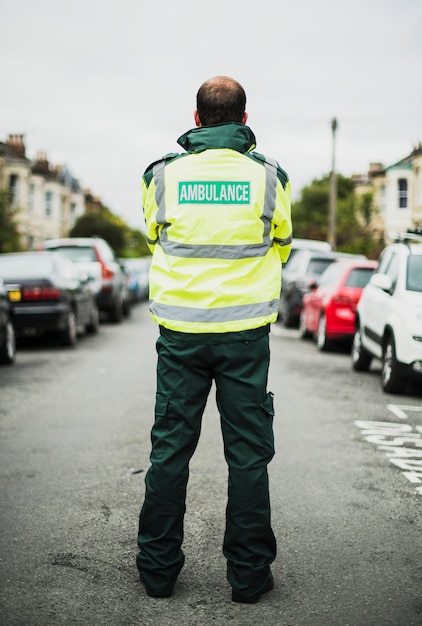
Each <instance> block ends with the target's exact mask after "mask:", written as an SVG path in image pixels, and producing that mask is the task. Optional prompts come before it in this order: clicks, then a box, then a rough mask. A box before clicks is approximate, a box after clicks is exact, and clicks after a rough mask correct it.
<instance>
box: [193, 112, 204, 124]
mask: <svg viewBox="0 0 422 626" xmlns="http://www.w3.org/2000/svg"><path fill="white" fill-rule="evenodd" d="M193 119H194V120H195V124H196V126H202V124H201V120H200V119H199V115H198V111H194V113H193Z"/></svg>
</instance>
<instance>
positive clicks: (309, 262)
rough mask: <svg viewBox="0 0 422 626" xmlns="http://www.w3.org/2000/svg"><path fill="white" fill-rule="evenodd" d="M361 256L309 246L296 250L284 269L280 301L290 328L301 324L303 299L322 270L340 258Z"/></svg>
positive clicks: (285, 321)
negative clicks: (308, 247)
mask: <svg viewBox="0 0 422 626" xmlns="http://www.w3.org/2000/svg"><path fill="white" fill-rule="evenodd" d="M343 257H344V258H355V259H356V258H361V259H364V258H365V257H364V256H363V255H358V254H356V255H355V254H347V253H343V252H333V251H331V252H330V251H328V250H327V251H325V250H320V251H317V250H311V249H307V248H303V249H299V250H297V251H296V253H295V255H294V257H293V259H292V261H291V262H289V263H288V266H287V267H285V268H284V269H283V274H282V289H281V294H280V303H279V318H280V319H281V321H282V322H283V324H284V325H285V326H287V327H290V328H297V327H298V326H299V319H300V312H301V310H302V301H303V296H304V295H305V293H308V291H309V290H310V287H311V285H312V284H314V283H315V281H316V280H317V279H318V278H319V276H321V274H322V272H323V271H324V270H326V269H327V267H329V266H330V265H331V263H334V261H335V260H336V259H339V258H343Z"/></svg>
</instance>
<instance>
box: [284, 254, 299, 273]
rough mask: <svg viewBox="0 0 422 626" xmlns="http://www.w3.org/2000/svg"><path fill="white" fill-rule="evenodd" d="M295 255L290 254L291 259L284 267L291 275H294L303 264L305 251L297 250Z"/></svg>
mask: <svg viewBox="0 0 422 626" xmlns="http://www.w3.org/2000/svg"><path fill="white" fill-rule="evenodd" d="M292 252H293V255H292V253H290V256H289V258H288V259H287V263H286V264H285V265H284V267H285V269H288V270H289V273H294V272H296V271H297V270H298V269H299V268H300V266H301V263H302V260H303V251H302V250H295V251H293V250H292Z"/></svg>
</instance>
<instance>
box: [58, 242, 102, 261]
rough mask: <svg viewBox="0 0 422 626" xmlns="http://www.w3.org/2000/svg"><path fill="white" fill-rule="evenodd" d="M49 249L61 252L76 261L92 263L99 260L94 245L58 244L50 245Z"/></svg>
mask: <svg viewBox="0 0 422 626" xmlns="http://www.w3.org/2000/svg"><path fill="white" fill-rule="evenodd" d="M48 250H56V251H58V252H61V253H62V254H64V255H65V256H67V258H68V259H70V260H71V261H73V262H74V263H92V262H93V261H96V260H97V257H96V255H95V250H94V248H93V247H92V246H56V247H54V248H53V247H49V248H48Z"/></svg>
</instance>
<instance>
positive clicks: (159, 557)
mask: <svg viewBox="0 0 422 626" xmlns="http://www.w3.org/2000/svg"><path fill="white" fill-rule="evenodd" d="M157 351H158V364H157V394H156V406H155V422H154V425H153V428H152V431H151V440H152V451H151V457H150V460H151V465H150V468H149V470H148V473H147V475H146V478H145V488H146V489H145V499H144V503H143V506H142V509H141V513H140V518H139V534H138V545H139V553H138V556H137V566H138V569H139V572H140V575H141V578H142V580H143V581H144V583H145V586H146V589H147V591H148V593H150V595H165V594H167V593H171V590H172V588H173V585H174V583H175V581H176V578H177V576H178V574H179V572H180V570H181V568H182V567H183V563H184V554H183V551H182V547H181V546H182V541H183V519H184V514H185V500H186V487H187V482H188V476H189V461H190V459H191V457H192V455H193V453H194V451H195V449H196V446H197V443H198V439H199V434H200V430H201V419H202V415H203V412H204V409H205V405H206V400H207V396H208V393H209V390H210V387H211V379H210V377H209V374H208V372H207V371H206V369H205V368H204V367H203V366H202V365H201V364H200V360H199V359H196V354H195V352H196V351H197V349H195V348H193V347H185V348H183V349H182V348H180V347H178V348H177V349H175V347H174V346H173V345H172V343H171V342H170V341H168V339H167V338H165V337H160V338H159V339H158V341H157Z"/></svg>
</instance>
